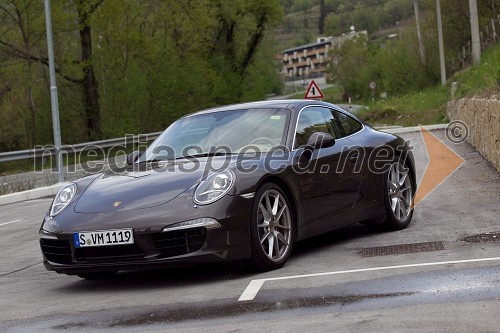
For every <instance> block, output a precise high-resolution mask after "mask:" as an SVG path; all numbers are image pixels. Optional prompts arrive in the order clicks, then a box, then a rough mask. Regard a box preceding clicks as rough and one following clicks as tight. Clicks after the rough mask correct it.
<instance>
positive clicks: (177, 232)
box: [40, 196, 251, 274]
mask: <svg viewBox="0 0 500 333" xmlns="http://www.w3.org/2000/svg"><path fill="white" fill-rule="evenodd" d="M179 201H182V202H184V203H185V202H187V201H186V200H179ZM191 202H192V201H191ZM216 204H217V205H207V206H199V207H196V208H195V207H193V205H192V204H187V205H182V204H181V202H177V203H172V205H170V204H167V205H163V206H159V207H155V208H154V209H147V213H146V212H140V214H141V215H140V216H138V215H136V212H135V211H134V212H132V211H130V212H128V213H125V212H122V213H120V214H115V215H114V216H111V215H107V216H103V215H101V214H78V213H75V212H74V211H73V210H72V209H71V210H68V211H67V212H64V213H65V214H61V216H59V215H58V216H56V219H57V221H52V222H51V223H48V224H44V225H46V226H47V229H50V230H45V229H44V228H43V226H42V229H41V230H40V246H41V249H42V253H43V256H44V266H45V267H46V268H47V269H48V270H52V271H56V272H58V273H65V274H80V273H90V272H101V271H119V270H142V269H150V268H161V267H165V266H167V267H168V266H177V265H189V264H198V263H207V262H219V261H232V260H241V259H247V258H249V256H250V248H249V235H248V226H249V218H250V210H251V209H250V208H251V199H249V198H244V197H240V196H226V197H225V198H223V199H221V200H220V202H217V203H216ZM173 207H175V210H174V211H175V214H172V216H168V214H166V213H165V212H167V211H172V208H173ZM158 216H159V217H160V218H159V219H158ZM206 216H210V217H211V218H213V219H215V220H217V222H219V224H220V227H218V228H208V229H207V228H206V227H205V226H200V225H193V226H192V227H187V228H180V229H179V228H177V229H176V228H173V229H172V230H170V231H166V232H162V229H163V228H165V227H166V226H170V225H177V224H178V223H179V222H183V221H187V220H190V219H195V218H200V217H206ZM153 217H154V218H153ZM183 217H184V218H183ZM68 219H71V221H72V223H71V226H69V225H70V224H69V223H66V222H65V221H67V220H68ZM96 219H97V220H101V221H102V220H104V221H108V223H96V221H95V220H96ZM118 219H121V223H119V224H118V223H117V222H114V221H116V220H118ZM138 220H140V222H138ZM159 220H161V221H162V222H158V221H159ZM63 225H64V226H65V228H62V227H61V226H63ZM84 225H86V226H84ZM49 227H50V228H49ZM110 228H132V229H133V230H134V244H128V245H116V246H102V247H85V248H75V246H74V244H73V234H74V232H78V231H97V230H106V229H110Z"/></svg>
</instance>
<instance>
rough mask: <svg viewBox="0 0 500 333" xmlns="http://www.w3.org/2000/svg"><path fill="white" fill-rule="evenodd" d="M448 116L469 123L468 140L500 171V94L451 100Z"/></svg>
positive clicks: (451, 119)
mask: <svg viewBox="0 0 500 333" xmlns="http://www.w3.org/2000/svg"><path fill="white" fill-rule="evenodd" d="M448 118H449V119H450V121H453V120H460V121H463V122H464V123H465V124H466V125H467V127H468V130H469V133H468V137H467V141H468V142H469V143H470V144H472V145H473V146H474V147H475V148H476V149H477V150H478V151H479V153H481V155H483V156H484V157H485V158H486V159H487V160H489V161H490V162H491V163H492V164H493V166H494V167H495V168H496V169H497V171H500V96H492V97H488V98H481V97H473V98H461V99H458V100H453V101H449V102H448Z"/></svg>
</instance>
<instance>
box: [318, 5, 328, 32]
mask: <svg viewBox="0 0 500 333" xmlns="http://www.w3.org/2000/svg"><path fill="white" fill-rule="evenodd" d="M325 17H326V8H325V0H320V1H319V21H318V31H319V34H320V35H322V34H323V33H324V31H325Z"/></svg>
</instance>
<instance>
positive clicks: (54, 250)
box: [40, 238, 71, 264]
mask: <svg viewBox="0 0 500 333" xmlns="http://www.w3.org/2000/svg"><path fill="white" fill-rule="evenodd" d="M40 247H41V248H42V252H43V255H44V257H45V259H47V260H48V261H50V262H53V263H57V264H70V263H71V247H70V244H69V242H68V241H65V240H58V239H45V238H41V239H40Z"/></svg>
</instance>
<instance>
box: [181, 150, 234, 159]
mask: <svg viewBox="0 0 500 333" xmlns="http://www.w3.org/2000/svg"><path fill="white" fill-rule="evenodd" d="M224 155H236V153H227V152H224V151H217V152H207V153H199V154H192V155H183V156H178V157H176V158H175V159H176V160H178V159H181V158H193V157H194V158H196V157H212V156H224Z"/></svg>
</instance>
